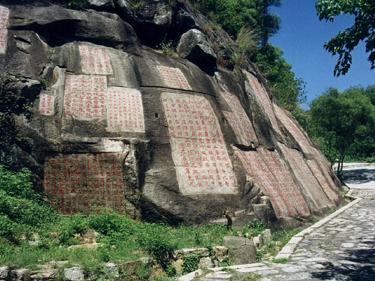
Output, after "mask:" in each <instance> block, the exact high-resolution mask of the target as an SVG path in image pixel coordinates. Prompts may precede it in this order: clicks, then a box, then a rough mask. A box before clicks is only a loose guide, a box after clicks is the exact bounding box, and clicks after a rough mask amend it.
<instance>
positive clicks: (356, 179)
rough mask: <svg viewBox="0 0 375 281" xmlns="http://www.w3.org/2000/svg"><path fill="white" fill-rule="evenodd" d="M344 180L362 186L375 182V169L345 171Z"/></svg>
mask: <svg viewBox="0 0 375 281" xmlns="http://www.w3.org/2000/svg"><path fill="white" fill-rule="evenodd" d="M343 180H344V182H345V183H349V184H351V183H352V184H353V183H354V184H361V183H367V182H370V181H375V169H357V170H344V171H343ZM374 280H375V279H374Z"/></svg>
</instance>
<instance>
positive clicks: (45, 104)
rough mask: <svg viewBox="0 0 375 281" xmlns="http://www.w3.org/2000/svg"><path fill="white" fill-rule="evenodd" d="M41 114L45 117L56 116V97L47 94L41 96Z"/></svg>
mask: <svg viewBox="0 0 375 281" xmlns="http://www.w3.org/2000/svg"><path fill="white" fill-rule="evenodd" d="M39 113H40V115H44V116H52V115H54V114H55V97H54V96H51V95H47V94H40V96H39Z"/></svg>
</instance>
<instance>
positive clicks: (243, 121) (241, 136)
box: [221, 92, 257, 145]
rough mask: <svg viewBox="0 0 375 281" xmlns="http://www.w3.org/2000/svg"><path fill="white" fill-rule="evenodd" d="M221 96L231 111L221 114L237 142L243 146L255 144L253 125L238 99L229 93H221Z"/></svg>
mask: <svg viewBox="0 0 375 281" xmlns="http://www.w3.org/2000/svg"><path fill="white" fill-rule="evenodd" d="M221 94H222V96H223V98H224V100H225V101H226V102H227V103H228V105H229V108H230V109H231V112H228V111H223V113H224V116H225V118H226V119H227V120H228V123H229V125H230V126H231V127H232V129H233V131H234V133H235V135H236V137H237V141H238V142H239V143H240V144H244V145H250V144H251V143H252V142H253V143H254V142H257V137H256V134H255V131H254V128H253V125H252V124H251V122H250V119H249V117H248V116H247V114H246V112H245V110H244V108H243V107H242V105H241V102H240V100H239V99H238V97H236V96H235V95H233V94H231V93H229V92H222V93H221Z"/></svg>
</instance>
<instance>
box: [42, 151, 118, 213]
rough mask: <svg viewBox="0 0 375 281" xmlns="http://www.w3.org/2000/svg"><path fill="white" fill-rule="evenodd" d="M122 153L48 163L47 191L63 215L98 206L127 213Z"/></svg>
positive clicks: (77, 156)
mask: <svg viewBox="0 0 375 281" xmlns="http://www.w3.org/2000/svg"><path fill="white" fill-rule="evenodd" d="M122 157H123V154H121V153H101V154H70V155H60V156H56V157H53V158H50V159H48V160H47V161H46V163H45V169H44V188H45V191H46V194H47V196H48V197H49V198H50V199H51V203H52V205H53V206H54V207H55V208H56V209H58V210H59V211H60V212H61V213H64V214H71V213H77V212H87V211H89V210H91V209H92V208H95V207H97V206H102V207H110V208H113V209H115V210H117V211H124V198H125V187H124V182H123V172H122V164H121V163H122Z"/></svg>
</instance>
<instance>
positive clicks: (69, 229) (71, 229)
mask: <svg viewBox="0 0 375 281" xmlns="http://www.w3.org/2000/svg"><path fill="white" fill-rule="evenodd" d="M58 228H59V230H60V231H59V242H60V243H61V244H65V245H71V244H74V241H73V237H74V235H76V234H78V235H80V234H84V233H85V232H86V231H87V230H88V229H89V225H88V222H87V219H86V217H85V216H83V215H72V216H70V217H67V218H63V219H61V220H60V223H59V226H58Z"/></svg>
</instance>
